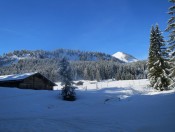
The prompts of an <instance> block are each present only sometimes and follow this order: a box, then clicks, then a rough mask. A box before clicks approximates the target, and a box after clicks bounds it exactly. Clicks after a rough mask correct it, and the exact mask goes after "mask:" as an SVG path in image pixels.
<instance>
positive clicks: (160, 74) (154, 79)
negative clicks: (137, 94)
mask: <svg viewBox="0 0 175 132" xmlns="http://www.w3.org/2000/svg"><path fill="white" fill-rule="evenodd" d="M166 59H167V52H166V45H165V42H164V39H163V36H162V35H161V31H160V30H159V27H158V25H156V27H155V28H154V27H152V29H151V35H150V49H149V58H148V78H149V80H150V84H151V86H152V87H154V88H155V89H157V90H161V91H162V90H168V86H169V84H170V79H169V77H168V75H167V71H168V65H167V60H166Z"/></svg>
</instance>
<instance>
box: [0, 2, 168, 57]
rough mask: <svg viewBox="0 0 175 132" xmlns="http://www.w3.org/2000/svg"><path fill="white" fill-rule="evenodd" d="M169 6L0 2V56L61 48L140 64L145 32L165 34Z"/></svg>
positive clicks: (145, 48) (145, 45)
mask: <svg viewBox="0 0 175 132" xmlns="http://www.w3.org/2000/svg"><path fill="white" fill-rule="evenodd" d="M170 5H171V3H169V2H168V0H0V54H1V55H2V54H3V53H7V52H11V51H13V50H21V49H28V50H36V49H43V50H54V49H57V48H66V49H79V50H83V51H98V52H105V53H108V54H113V53H115V52H117V51H122V52H126V53H129V54H132V55H133V56H135V57H136V58H139V59H146V58H147V54H148V48H149V36H150V29H151V26H152V25H153V24H155V23H158V24H159V26H160V29H161V30H162V31H164V30H165V28H166V24H167V21H168V19H169V15H168V14H167V12H168V8H169V6H170ZM164 35H165V37H166V36H167V34H164Z"/></svg>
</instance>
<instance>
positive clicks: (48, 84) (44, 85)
mask: <svg viewBox="0 0 175 132" xmlns="http://www.w3.org/2000/svg"><path fill="white" fill-rule="evenodd" d="M0 86H1V87H17V88H21V89H37V90H53V86H56V84H55V83H54V82H52V81H50V80H49V79H47V78H46V77H44V76H43V75H41V74H40V73H38V72H34V73H24V74H14V75H4V76H0Z"/></svg>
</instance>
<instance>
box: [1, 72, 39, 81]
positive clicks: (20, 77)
mask: <svg viewBox="0 0 175 132" xmlns="http://www.w3.org/2000/svg"><path fill="white" fill-rule="evenodd" d="M36 73H37V72H32V73H24V74H12V75H3V76H0V81H13V80H23V79H25V78H27V77H29V76H32V75H34V74H36Z"/></svg>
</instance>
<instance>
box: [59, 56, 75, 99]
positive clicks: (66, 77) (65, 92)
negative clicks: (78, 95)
mask: <svg viewBox="0 0 175 132" xmlns="http://www.w3.org/2000/svg"><path fill="white" fill-rule="evenodd" d="M59 76H60V81H61V85H62V86H63V88H62V96H63V99H64V100H75V91H74V87H72V77H71V68H70V65H69V62H68V61H67V59H66V58H63V59H62V60H61V61H60V64H59Z"/></svg>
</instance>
